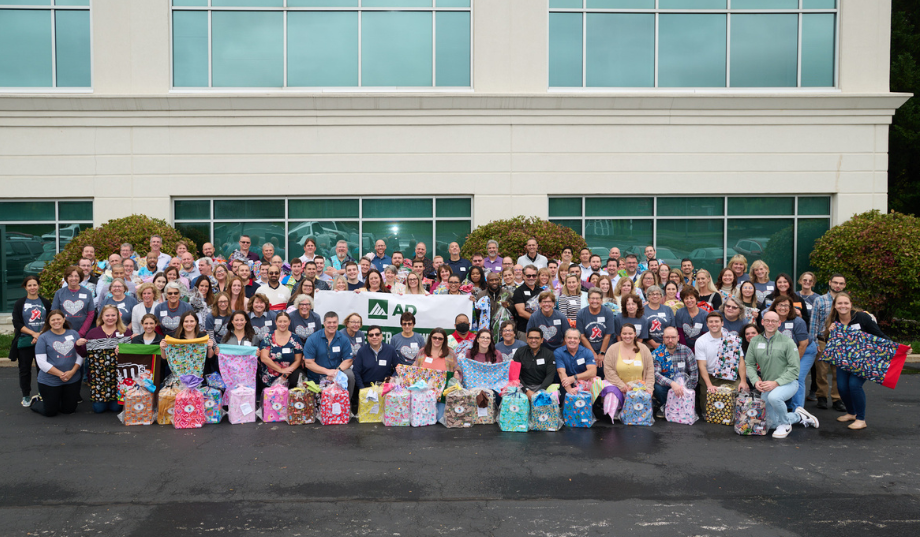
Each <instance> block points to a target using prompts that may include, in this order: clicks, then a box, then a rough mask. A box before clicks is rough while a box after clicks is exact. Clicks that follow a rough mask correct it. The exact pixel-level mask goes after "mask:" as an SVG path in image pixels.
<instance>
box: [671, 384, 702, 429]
mask: <svg viewBox="0 0 920 537" xmlns="http://www.w3.org/2000/svg"><path fill="white" fill-rule="evenodd" d="M674 382H676V383H678V384H679V385H680V386H683V387H684V394H683V395H682V396H680V397H678V396H677V393H676V392H675V391H674V389H673V388H672V389H670V390H668V401H667V403H666V404H665V405H664V417H665V419H667V420H668V421H670V422H671V423H683V424H684V425H693V424H694V423H696V421H697V420H698V419H700V418H699V416H697V415H696V408H695V407H696V392H694V391H693V390H688V389H687V388H686V383H687V377H686V376H685V375H683V374H678V375H676V376H675V377H674Z"/></svg>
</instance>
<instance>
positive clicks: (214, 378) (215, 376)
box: [204, 372, 227, 392]
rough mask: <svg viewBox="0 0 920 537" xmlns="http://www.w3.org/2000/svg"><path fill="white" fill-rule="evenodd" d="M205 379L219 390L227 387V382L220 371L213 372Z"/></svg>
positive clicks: (224, 389) (209, 384)
mask: <svg viewBox="0 0 920 537" xmlns="http://www.w3.org/2000/svg"><path fill="white" fill-rule="evenodd" d="M204 379H205V381H207V383H208V386H210V387H212V388H217V389H218V390H220V391H222V392H223V391H226V389H227V384H226V383H225V382H224V379H222V378H221V376H220V373H217V372H215V373H211V374H210V375H208V376H206V377H205V378H204Z"/></svg>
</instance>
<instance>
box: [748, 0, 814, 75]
mask: <svg viewBox="0 0 920 537" xmlns="http://www.w3.org/2000/svg"><path fill="white" fill-rule="evenodd" d="M732 9H799V0H732ZM734 25H735V18H734V17H732V26H733V28H732V34H733V35H734V30H735V29H734ZM732 54H734V51H732ZM733 71H734V68H733Z"/></svg>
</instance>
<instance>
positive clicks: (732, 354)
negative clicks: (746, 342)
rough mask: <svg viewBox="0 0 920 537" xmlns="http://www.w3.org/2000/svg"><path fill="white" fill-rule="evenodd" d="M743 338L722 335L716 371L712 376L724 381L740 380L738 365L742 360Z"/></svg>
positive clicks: (734, 335)
mask: <svg viewBox="0 0 920 537" xmlns="http://www.w3.org/2000/svg"><path fill="white" fill-rule="evenodd" d="M742 359H743V358H742V356H741V338H739V337H738V336H737V335H736V334H730V333H724V332H723V334H722V345H721V346H720V347H719V353H718V356H717V357H716V360H717V362H716V363H717V365H716V370H715V371H714V372H712V373H710V376H712V377H715V378H717V379H722V380H731V381H735V380H738V364H739V363H740V362H741V360H742Z"/></svg>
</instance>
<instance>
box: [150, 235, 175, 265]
mask: <svg viewBox="0 0 920 537" xmlns="http://www.w3.org/2000/svg"><path fill="white" fill-rule="evenodd" d="M162 247H163V237H160V236H159V235H151V236H150V254H156V256H157V270H163V269H165V268H166V267H167V266H169V261H170V260H171V259H172V256H171V255H169V254H167V253H165V252H161V251H160V248H162ZM150 254H147V255H150Z"/></svg>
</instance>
